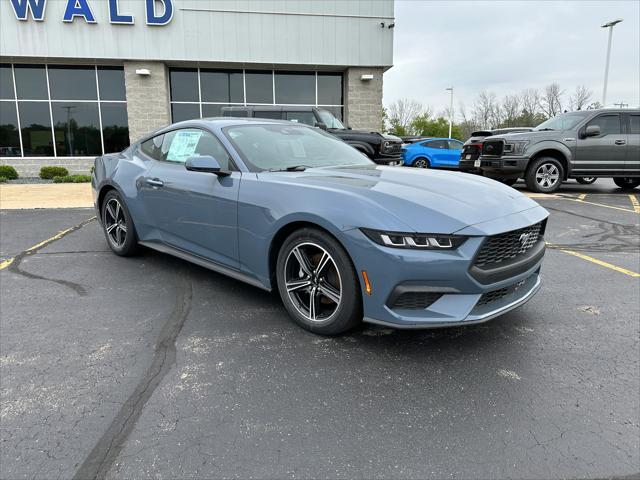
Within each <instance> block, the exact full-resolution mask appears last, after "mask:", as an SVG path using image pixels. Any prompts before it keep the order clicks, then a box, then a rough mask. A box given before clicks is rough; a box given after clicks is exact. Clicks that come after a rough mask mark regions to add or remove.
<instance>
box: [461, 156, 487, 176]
mask: <svg viewBox="0 0 640 480" xmlns="http://www.w3.org/2000/svg"><path fill="white" fill-rule="evenodd" d="M475 162H476V160H467V159H460V163H458V170H460V171H461V172H465V173H476V174H479V173H482V170H481V169H480V167H476V166H475Z"/></svg>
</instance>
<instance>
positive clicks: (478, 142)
mask: <svg viewBox="0 0 640 480" xmlns="http://www.w3.org/2000/svg"><path fill="white" fill-rule="evenodd" d="M531 130H533V127H510V128H498V129H495V130H480V131H477V132H473V133H471V137H470V138H469V139H468V140H467V141H466V142H464V145H463V146H462V154H461V156H460V165H459V166H458V169H459V170H460V171H461V172H467V173H476V174H481V173H482V170H480V162H479V161H478V159H479V158H480V155H481V154H482V142H483V141H484V139H485V138H487V137H490V136H492V135H506V134H508V133H520V132H530V131H531Z"/></svg>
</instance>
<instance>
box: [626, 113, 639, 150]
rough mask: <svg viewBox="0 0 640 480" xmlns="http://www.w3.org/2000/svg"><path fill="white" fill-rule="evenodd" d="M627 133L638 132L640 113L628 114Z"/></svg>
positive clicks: (634, 133) (635, 133)
mask: <svg viewBox="0 0 640 480" xmlns="http://www.w3.org/2000/svg"><path fill="white" fill-rule="evenodd" d="M629 133H631V134H633V135H637V134H639V133H640V115H629ZM627 148H628V147H627Z"/></svg>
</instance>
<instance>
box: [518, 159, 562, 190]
mask: <svg viewBox="0 0 640 480" xmlns="http://www.w3.org/2000/svg"><path fill="white" fill-rule="evenodd" d="M563 178H564V168H563V167H562V164H561V163H560V162H559V161H558V160H556V159H555V158H552V157H541V158H538V159H536V160H534V161H533V162H531V163H530V164H529V167H528V168H527V173H526V175H525V181H526V183H527V188H528V189H529V190H531V191H532V192H538V193H553V192H555V191H556V190H558V189H559V188H560V185H562V179H563Z"/></svg>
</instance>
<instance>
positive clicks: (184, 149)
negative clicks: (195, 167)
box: [162, 128, 234, 170]
mask: <svg viewBox="0 0 640 480" xmlns="http://www.w3.org/2000/svg"><path fill="white" fill-rule="evenodd" d="M198 155H210V156H212V157H213V158H215V159H216V160H217V161H218V163H219V164H220V168H222V169H223V170H232V169H234V168H233V163H232V162H231V159H230V157H229V154H228V153H227V151H226V149H225V148H224V147H223V146H222V144H221V143H220V141H219V140H218V139H217V138H216V137H215V136H214V135H212V134H211V133H209V132H206V131H204V130H200V129H198V128H183V129H180V130H174V131H172V132H168V133H167V134H166V135H165V138H164V141H163V142H162V160H164V161H167V162H174V163H185V162H186V161H187V159H188V158H189V157H193V156H198Z"/></svg>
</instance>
